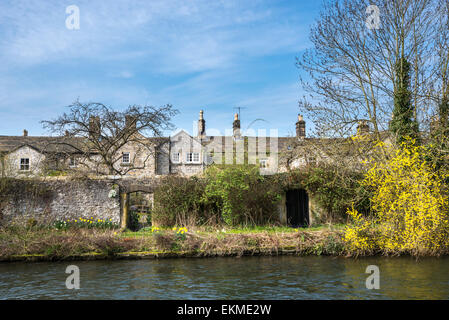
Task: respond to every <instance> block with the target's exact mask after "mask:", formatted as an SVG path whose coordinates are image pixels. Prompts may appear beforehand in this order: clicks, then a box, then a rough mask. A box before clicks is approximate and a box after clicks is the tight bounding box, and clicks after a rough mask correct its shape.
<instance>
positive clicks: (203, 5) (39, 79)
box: [0, 0, 320, 135]
mask: <svg viewBox="0 0 449 320" xmlns="http://www.w3.org/2000/svg"><path fill="white" fill-rule="evenodd" d="M69 5H76V6H78V7H79V9H80V29H79V30H69V29H67V28H66V25H65V20H66V18H67V16H68V14H66V12H65V10H66V7H67V6H69ZM319 9H320V2H319V1H299V0H296V1H295V0H292V1H282V0H281V1H274V0H272V1H266V0H260V1H259V0H254V1H242V0H240V1H234V0H221V1H212V0H206V1H202V0H174V1H171V0H161V1H159V0H144V1H138V0H115V1H105V0H102V1H99V0H88V1H81V0H70V1H60V0H59V1H56V0H53V1H51V0H45V1H44V0H41V1H33V0H11V1H8V0H6V1H5V0H2V1H1V2H0V61H1V63H0V117H1V119H2V121H1V126H0V135H20V134H21V132H22V130H23V129H27V130H28V131H29V134H30V135H44V134H46V132H45V131H44V130H43V129H42V127H41V125H40V123H39V121H40V120H43V119H51V118H54V117H56V116H57V115H58V114H61V113H62V112H64V111H65V106H67V105H68V104H70V103H71V102H73V101H74V100H76V99H77V98H79V100H80V101H82V102H89V101H95V102H102V103H105V104H107V105H110V106H112V107H113V108H116V109H124V108H126V107H127V106H128V105H130V104H150V105H163V104H166V103H170V104H172V105H173V106H174V107H175V108H177V109H178V110H179V111H180V113H179V115H177V116H176V117H175V118H174V119H173V123H174V124H175V125H176V127H177V128H183V129H186V130H187V131H189V132H191V131H192V123H193V121H195V122H196V120H197V119H198V113H199V110H200V109H204V116H205V119H206V129H207V133H208V134H211V133H212V130H211V129H215V130H218V131H220V132H222V133H224V130H225V129H229V128H230V127H231V126H232V120H233V113H234V112H235V110H234V107H237V106H240V107H244V108H245V109H242V111H241V116H242V119H241V121H242V128H243V129H244V128H246V127H247V126H248V125H249V124H250V123H251V122H252V121H253V120H255V119H258V118H260V119H264V120H265V121H266V122H262V121H260V122H257V123H256V124H254V125H253V126H252V128H253V129H255V130H257V129H261V128H266V129H278V130H279V134H280V135H289V134H294V130H295V119H296V115H297V114H298V112H299V109H298V105H297V101H298V100H299V98H300V97H301V96H302V95H303V93H302V92H301V90H300V86H299V81H298V77H299V72H300V71H299V70H298V69H297V68H296V67H295V57H296V56H298V55H300V54H301V52H302V51H303V50H304V49H306V48H307V47H309V46H310V42H309V40H308V34H309V27H310V24H311V23H313V21H314V19H315V18H316V17H317V15H318V12H319ZM306 121H307V119H306Z"/></svg>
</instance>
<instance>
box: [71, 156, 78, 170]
mask: <svg viewBox="0 0 449 320" xmlns="http://www.w3.org/2000/svg"><path fill="white" fill-rule="evenodd" d="M77 166H78V161H77V160H76V157H70V158H69V167H70V168H76V167H77Z"/></svg>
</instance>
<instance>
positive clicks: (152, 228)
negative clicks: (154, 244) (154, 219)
mask: <svg viewBox="0 0 449 320" xmlns="http://www.w3.org/2000/svg"><path fill="white" fill-rule="evenodd" d="M160 231H161V229H160V228H159V227H151V232H152V233H158V232H160Z"/></svg>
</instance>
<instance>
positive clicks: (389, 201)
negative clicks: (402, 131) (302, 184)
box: [344, 139, 449, 255]
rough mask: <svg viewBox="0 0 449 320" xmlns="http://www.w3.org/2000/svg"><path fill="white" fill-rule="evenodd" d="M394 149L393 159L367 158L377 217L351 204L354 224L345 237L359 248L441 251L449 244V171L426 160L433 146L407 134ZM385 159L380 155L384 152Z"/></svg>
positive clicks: (368, 183)
mask: <svg viewBox="0 0 449 320" xmlns="http://www.w3.org/2000/svg"><path fill="white" fill-rule="evenodd" d="M378 147H380V148H384V150H387V151H388V154H387V157H386V159H387V160H383V161H380V160H375V161H370V160H368V161H366V163H367V164H368V165H369V166H370V168H369V170H368V171H367V173H366V175H365V179H364V181H363V184H364V185H366V186H367V187H369V188H372V190H373V196H372V198H371V209H372V211H373V214H374V215H373V218H372V219H367V218H365V217H362V216H361V215H360V213H358V212H357V210H354V209H353V208H352V209H350V210H348V214H349V215H350V216H351V217H352V219H353V221H354V225H353V226H350V227H348V228H347V229H346V232H345V235H344V240H345V241H346V242H347V244H348V246H349V249H352V250H353V251H357V252H361V251H362V252H363V251H364V252H366V251H372V250H376V249H378V250H381V251H383V252H385V253H400V252H408V253H411V254H415V255H419V254H440V253H442V252H443V251H446V250H447V249H448V248H449V210H448V209H449V199H448V193H447V190H446V187H445V185H444V183H443V181H444V180H445V179H447V178H448V175H447V173H443V172H439V171H438V170H436V168H435V167H434V166H433V165H432V164H430V163H429V162H427V161H426V155H427V154H428V150H427V148H426V147H423V146H417V145H416V144H415V141H413V140H410V139H409V140H407V141H405V142H404V143H403V144H402V146H401V147H400V148H397V149H396V148H395V149H392V147H390V148H388V147H387V148H386V147H385V145H383V144H382V143H379V144H378ZM378 159H379V158H378Z"/></svg>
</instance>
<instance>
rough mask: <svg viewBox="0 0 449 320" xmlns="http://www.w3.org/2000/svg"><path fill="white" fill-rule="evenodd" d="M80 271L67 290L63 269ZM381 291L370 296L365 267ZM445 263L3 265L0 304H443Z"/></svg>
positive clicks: (448, 284)
mask: <svg viewBox="0 0 449 320" xmlns="http://www.w3.org/2000/svg"><path fill="white" fill-rule="evenodd" d="M69 264H75V265H77V266H79V268H80V274H81V289H80V290H68V289H66V287H65V279H66V277H67V276H68V275H67V274H66V273H65V268H66V267H67V266H68V265H69ZM371 264H374V265H377V266H379V268H380V290H368V289H366V287H365V280H366V278H367V277H368V276H369V275H368V274H365V269H366V267H367V266H368V265H371ZM448 270H449V258H440V259H436V258H426V259H421V260H419V261H416V260H414V259H413V258H405V257H404V258H384V257H375V258H363V259H358V260H354V259H345V258H331V257H288V256H284V257H243V258H208V259H161V260H127V261H83V262H64V263H61V262H59V263H2V264H0V298H1V299H448V298H449V272H448Z"/></svg>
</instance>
